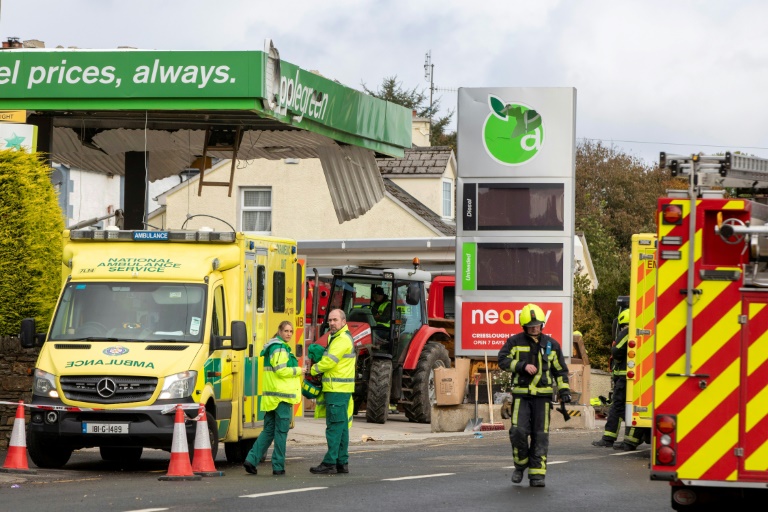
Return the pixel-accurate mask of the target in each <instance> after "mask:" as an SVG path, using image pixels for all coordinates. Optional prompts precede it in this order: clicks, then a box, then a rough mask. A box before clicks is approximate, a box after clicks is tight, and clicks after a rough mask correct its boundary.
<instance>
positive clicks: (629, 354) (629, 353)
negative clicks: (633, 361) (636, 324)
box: [627, 350, 635, 357]
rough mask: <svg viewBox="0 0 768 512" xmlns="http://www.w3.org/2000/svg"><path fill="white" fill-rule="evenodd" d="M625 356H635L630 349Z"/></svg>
mask: <svg viewBox="0 0 768 512" xmlns="http://www.w3.org/2000/svg"><path fill="white" fill-rule="evenodd" d="M627 357H635V351H634V350H630V351H629V352H627Z"/></svg>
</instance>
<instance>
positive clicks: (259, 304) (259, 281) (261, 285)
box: [256, 265, 267, 312]
mask: <svg viewBox="0 0 768 512" xmlns="http://www.w3.org/2000/svg"><path fill="white" fill-rule="evenodd" d="M266 277H267V271H266V269H265V268H264V265H259V266H258V267H256V310H257V311H259V312H263V311H264V290H265V288H266V283H265V280H266Z"/></svg>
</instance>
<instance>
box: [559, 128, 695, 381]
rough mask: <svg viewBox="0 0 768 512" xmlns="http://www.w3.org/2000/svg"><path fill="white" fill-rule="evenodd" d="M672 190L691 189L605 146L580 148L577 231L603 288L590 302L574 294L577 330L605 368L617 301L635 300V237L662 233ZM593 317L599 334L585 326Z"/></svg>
mask: <svg viewBox="0 0 768 512" xmlns="http://www.w3.org/2000/svg"><path fill="white" fill-rule="evenodd" d="M681 185H682V186H681ZM668 188H686V185H685V184H681V183H680V182H679V181H676V180H674V179H672V178H670V177H667V176H665V173H664V172H663V171H662V170H660V169H659V168H658V166H648V165H646V164H644V163H643V162H642V161H640V160H639V159H637V158H635V157H633V156H630V155H627V154H625V153H623V152H621V151H619V150H617V149H615V148H612V147H606V146H603V145H602V144H601V143H599V142H598V143H594V142H590V141H586V142H582V143H580V144H579V145H578V146H577V148H576V193H575V196H576V229H577V230H578V231H583V232H584V235H585V237H586V239H587V243H588V244H589V252H590V255H591V257H592V262H593V265H594V268H595V273H596V274H597V279H598V282H599V287H598V289H597V290H595V291H594V292H593V293H591V294H590V297H588V298H587V297H583V296H579V295H578V294H579V293H583V292H579V291H578V290H576V292H575V293H574V329H576V330H579V331H581V332H582V334H583V339H584V344H585V346H586V347H587V350H588V351H589V353H590V358H591V359H592V360H594V361H597V362H598V363H600V364H602V365H607V361H608V356H609V355H610V346H611V341H612V339H611V324H612V321H613V319H614V318H615V317H616V315H617V314H618V309H617V307H616V298H617V297H618V296H619V295H629V278H630V276H629V274H630V263H631V262H630V255H631V249H632V235H633V234H635V233H655V232H656V201H657V199H658V198H659V197H662V196H664V195H665V192H666V190H667V189H668ZM588 308H594V312H589V311H587V309H588ZM591 313H594V314H596V315H597V317H598V318H599V319H600V328H599V329H597V330H596V329H595V328H594V326H593V325H592V324H589V326H585V325H583V324H581V323H579V322H588V321H589V322H591V321H592V318H593V317H592V314H591ZM585 331H587V332H589V333H590V335H589V336H588V335H587V334H586V333H585ZM596 366H597V365H596Z"/></svg>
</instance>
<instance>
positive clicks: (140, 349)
mask: <svg viewBox="0 0 768 512" xmlns="http://www.w3.org/2000/svg"><path fill="white" fill-rule="evenodd" d="M63 243H64V250H63V258H62V259H63V261H62V274H63V287H62V290H61V295H60V297H59V300H58V304H57V306H56V310H55V313H54V316H53V319H52V321H51V323H50V328H49V330H48V332H47V333H37V332H36V329H35V322H34V319H25V320H24V321H22V326H21V335H20V338H21V344H22V346H24V347H28V348H31V347H34V346H40V347H41V348H40V355H39V358H38V360H37V364H36V367H35V370H34V381H33V390H32V404H31V405H32V409H31V417H30V422H29V424H28V426H27V447H28V451H29V455H30V457H31V459H32V461H33V462H34V463H35V465H37V466H38V467H41V468H57V467H61V466H63V465H65V464H66V463H67V461H68V460H69V458H70V455H71V454H72V451H73V450H77V449H80V448H86V447H98V448H99V449H100V453H101V456H102V458H103V459H105V460H119V461H123V462H127V461H131V460H137V459H139V458H140V457H141V454H142V451H143V449H144V448H157V449H163V450H170V449H171V444H172V437H173V428H174V409H175V406H176V404H182V405H183V407H184V410H185V412H186V415H187V417H188V421H187V422H186V432H187V438H188V439H187V440H188V443H189V446H194V434H195V430H196V422H195V421H192V419H193V418H195V417H196V416H197V414H198V406H199V404H204V405H205V408H206V411H207V421H208V430H209V435H210V439H211V449H212V452H213V456H214V458H215V456H216V451H217V448H218V444H219V442H223V443H224V448H225V452H226V457H227V460H228V461H230V462H238V463H239V462H242V461H243V460H244V459H245V456H246V454H247V453H248V450H249V449H250V447H251V445H252V444H253V441H254V440H255V439H256V437H257V436H258V435H259V433H260V432H261V430H262V427H263V412H262V411H261V410H260V408H259V403H260V393H261V380H262V379H261V378H260V377H261V375H260V372H261V368H262V365H261V361H260V358H259V354H260V352H261V350H262V347H263V346H264V344H265V342H266V341H268V340H269V339H270V338H272V337H273V336H274V335H275V333H276V332H277V327H278V325H279V324H280V322H282V321H283V320H289V321H291V322H292V323H293V324H294V327H295V337H294V339H293V340H292V348H293V349H294V351H295V353H296V355H297V356H298V357H300V358H301V356H302V355H303V343H304V337H303V327H304V321H303V319H304V315H305V312H304V297H303V294H304V286H303V282H304V277H305V276H304V272H305V271H304V266H303V262H302V261H300V260H299V259H298V257H297V246H296V242H295V241H294V240H288V239H283V238H277V237H268V236H255V235H250V234H246V233H235V232H216V231H213V230H210V229H201V230H199V231H190V230H168V231H126V230H118V229H110V228H107V229H104V230H91V229H86V230H73V231H65V232H64V233H63ZM301 412H302V411H301V408H300V405H297V406H296V408H295V413H296V414H300V413H301Z"/></svg>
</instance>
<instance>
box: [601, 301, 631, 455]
mask: <svg viewBox="0 0 768 512" xmlns="http://www.w3.org/2000/svg"><path fill="white" fill-rule="evenodd" d="M616 323H617V325H618V328H619V331H618V334H616V338H615V339H614V341H613V344H612V345H611V378H612V379H613V394H612V395H611V408H610V409H608V417H607V418H606V420H605V429H604V430H603V436H602V437H601V438H600V439H598V440H597V441H592V446H604V447H606V448H610V447H611V446H613V444H614V443H615V442H616V439H617V438H618V437H619V429H620V428H621V421H622V420H623V419H624V412H625V408H626V403H627V341H628V340H629V309H625V310H624V311H622V312H621V313H619V316H618V318H617V319H616ZM638 444H639V443H638ZM635 447H637V445H635ZM632 449H634V448H632Z"/></svg>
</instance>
